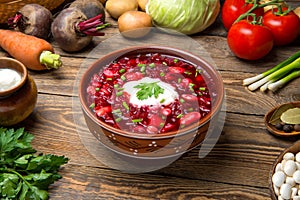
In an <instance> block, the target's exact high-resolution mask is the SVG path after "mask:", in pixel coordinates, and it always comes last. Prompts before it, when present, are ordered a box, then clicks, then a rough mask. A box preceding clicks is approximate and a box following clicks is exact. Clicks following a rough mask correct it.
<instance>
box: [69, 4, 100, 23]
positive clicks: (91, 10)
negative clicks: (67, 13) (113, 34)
mask: <svg viewBox="0 0 300 200" xmlns="http://www.w3.org/2000/svg"><path fill="white" fill-rule="evenodd" d="M69 7H70V8H72V7H76V8H78V9H79V10H81V11H82V12H83V13H84V14H85V15H86V17H87V18H89V19H90V18H93V17H95V16H97V15H100V14H102V17H101V21H103V22H104V21H105V10H104V6H103V5H102V3H101V2H99V1H98V0H76V1H74V2H73V3H71V4H70V6H69Z"/></svg>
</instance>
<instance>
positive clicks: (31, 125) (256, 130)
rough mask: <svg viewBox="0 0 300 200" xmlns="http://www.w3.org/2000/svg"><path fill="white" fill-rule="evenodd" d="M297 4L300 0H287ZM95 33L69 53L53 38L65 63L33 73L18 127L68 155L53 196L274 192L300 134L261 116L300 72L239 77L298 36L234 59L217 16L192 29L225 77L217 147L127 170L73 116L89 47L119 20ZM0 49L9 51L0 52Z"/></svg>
mask: <svg viewBox="0 0 300 200" xmlns="http://www.w3.org/2000/svg"><path fill="white" fill-rule="evenodd" d="M290 2H291V3H292V4H293V5H300V1H299V0H292V1H290ZM107 21H108V22H110V23H111V24H112V26H111V27H110V28H107V29H106V30H104V32H105V33H106V35H105V36H104V37H95V38H94V40H93V44H92V45H90V46H89V47H88V48H86V49H85V50H83V51H81V52H78V53H66V52H64V51H62V50H60V49H59V47H58V46H57V44H56V43H55V42H53V43H52V44H53V46H54V47H55V50H56V52H57V53H59V54H60V55H61V56H62V61H63V63H64V67H62V68H61V69H58V70H54V71H46V72H34V71H30V72H29V73H30V75H31V76H32V77H33V78H34V80H35V82H36V84H37V86H38V91H39V93H38V103H37V106H36V108H35V110H34V112H33V113H32V115H30V117H29V118H28V119H26V120H25V121H24V122H22V123H21V124H20V125H18V126H20V127H25V129H26V130H27V131H29V132H31V133H33V134H34V135H35V140H34V142H33V146H34V147H35V148H36V149H38V150H39V151H40V152H43V153H52V154H56V155H65V156H67V157H68V158H70V161H69V163H68V164H66V165H64V166H63V168H62V169H61V171H60V172H61V174H62V176H63V178H62V179H60V180H59V181H57V182H56V183H54V184H53V185H52V186H51V187H50V190H49V192H50V199H137V200H138V199H270V194H269V185H268V184H269V171H270V169H271V167H272V164H273V162H274V160H275V159H276V157H277V156H278V155H279V154H280V152H281V151H282V150H283V149H284V148H286V147H288V146H289V145H291V144H292V143H293V142H295V141H296V140H298V139H299V138H289V139H287V138H280V137H275V136H273V135H272V134H270V133H268V132H267V130H266V128H265V126H264V122H263V118H264V115H265V114H266V113H267V111H268V110H270V109H271V108H272V107H273V106H276V105H278V104H281V103H286V102H290V101H300V79H297V80H294V81H292V82H290V83H289V84H288V85H287V86H286V87H285V88H284V89H282V90H280V91H279V92H277V93H275V94H273V93H271V92H267V93H262V92H260V91H257V92H250V91H248V90H247V89H246V88H245V87H244V86H242V84H241V81H242V80H243V79H244V78H247V77H250V76H253V75H255V74H258V73H261V72H263V71H265V70H266V69H269V68H270V67H272V66H275V65H276V64H277V63H278V62H280V61H282V60H284V59H286V58H287V57H289V56H290V55H292V54H293V53H295V52H296V51H299V46H300V38H298V40H297V41H295V42H294V43H293V44H291V45H289V46H285V47H276V48H274V49H273V50H272V52H271V53H270V54H269V55H268V56H267V57H265V58H264V59H261V60H259V61H255V62H247V61H243V60H240V59H238V58H236V57H235V56H234V55H233V54H232V53H231V52H230V50H229V48H228V46H227V42H226V31H225V30H224V28H223V27H222V25H221V23H220V21H219V19H218V20H217V21H216V22H215V24H213V25H212V26H211V27H210V28H208V29H207V30H206V31H204V32H202V33H199V34H196V35H193V36H191V37H192V38H193V39H194V40H196V41H197V42H198V43H199V44H201V45H202V46H203V47H204V48H205V49H207V51H208V52H209V53H210V54H211V57H212V58H213V59H214V61H215V63H216V65H217V67H218V69H219V70H220V73H221V75H222V77H223V81H224V84H225V91H226V106H227V108H226V121H225V126H224V129H223V133H222V135H221V136H220V138H219V140H218V142H217V144H216V145H215V147H214V148H213V150H212V151H211V152H210V153H209V154H208V155H207V156H206V157H205V158H202V159H199V158H198V152H199V149H194V150H192V151H190V152H188V153H186V154H184V155H183V156H182V157H181V158H180V159H178V160H177V161H175V162H174V163H172V164H171V165H169V166H167V167H165V168H163V169H160V170H157V171H155V172H149V173H143V174H129V173H124V172H120V171H118V170H114V169H111V168H109V167H107V166H106V165H104V164H103V163H101V162H100V161H99V160H97V159H95V158H94V157H93V156H92V155H91V154H90V152H89V151H88V150H87V149H86V148H85V146H84V145H83V144H82V142H81V140H80V138H79V135H78V132H77V129H76V124H75V123H74V117H73V114H74V113H73V112H74V111H73V109H72V99H73V98H74V97H75V98H76V93H74V91H73V86H74V83H75V79H76V76H77V73H78V70H79V67H80V65H81V63H82V62H83V61H84V59H85V58H86V56H87V55H88V53H89V52H90V51H91V50H92V49H93V47H95V46H96V45H98V44H100V45H101V42H102V41H104V40H106V39H108V38H110V37H112V36H114V35H116V34H118V29H117V23H116V21H115V20H113V19H111V18H110V17H109V16H107ZM0 56H7V54H6V53H5V52H4V51H0Z"/></svg>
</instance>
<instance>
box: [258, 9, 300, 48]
mask: <svg viewBox="0 0 300 200" xmlns="http://www.w3.org/2000/svg"><path fill="white" fill-rule="evenodd" d="M286 9H287V8H284V9H283V10H286ZM276 12H277V8H276V9H274V10H269V11H267V12H266V13H265V14H264V16H263V22H262V23H263V24H264V25H265V26H267V27H269V28H270V29H271V31H272V33H273V36H274V45H276V46H280V45H286V44H289V43H291V42H293V41H294V40H295V39H296V38H297V37H298V34H299V32H300V19H299V17H298V16H297V15H296V14H295V13H294V12H293V11H290V12H288V13H287V14H285V15H276Z"/></svg>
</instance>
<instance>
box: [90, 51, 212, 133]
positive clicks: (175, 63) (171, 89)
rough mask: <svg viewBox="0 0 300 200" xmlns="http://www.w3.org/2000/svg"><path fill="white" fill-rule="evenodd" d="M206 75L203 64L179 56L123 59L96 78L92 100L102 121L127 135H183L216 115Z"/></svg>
mask: <svg viewBox="0 0 300 200" xmlns="http://www.w3.org/2000/svg"><path fill="white" fill-rule="evenodd" d="M204 76H205V75H204V73H203V71H202V68H201V66H195V65H194V64H193V63H190V62H188V61H186V60H184V59H182V58H179V57H174V56H170V55H164V54H159V53H143V54H136V55H128V56H123V57H120V58H118V59H117V60H115V61H114V62H111V63H109V64H108V65H107V66H103V68H101V70H100V71H99V72H98V73H95V74H94V75H93V76H92V77H91V80H90V83H89V84H88V87H87V88H86V89H87V95H88V97H87V101H88V104H89V105H90V109H91V110H92V112H93V113H94V114H95V115H96V117H97V118H98V119H99V120H101V121H103V122H105V123H106V124H108V125H110V126H113V127H115V128H118V129H121V130H124V131H128V132H132V133H143V134H145V133H146V134H159V133H166V132H170V131H177V130H179V129H180V128H183V127H187V126H189V125H192V124H194V123H197V122H199V120H200V119H201V118H203V117H204V116H206V115H207V114H208V113H209V112H211V103H212V102H211V96H210V92H209V90H208V87H207V83H206V81H205V78H204Z"/></svg>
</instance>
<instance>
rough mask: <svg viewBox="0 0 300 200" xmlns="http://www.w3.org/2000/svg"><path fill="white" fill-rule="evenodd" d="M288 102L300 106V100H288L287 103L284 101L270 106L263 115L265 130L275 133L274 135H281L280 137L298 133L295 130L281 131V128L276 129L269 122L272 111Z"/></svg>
mask: <svg viewBox="0 0 300 200" xmlns="http://www.w3.org/2000/svg"><path fill="white" fill-rule="evenodd" d="M288 104H291V105H293V106H295V107H299V108H300V101H295V102H289V103H285V104H281V105H278V106H276V107H274V108H272V109H271V110H270V111H269V112H268V113H267V114H266V115H265V118H264V121H265V126H266V127H267V130H268V131H269V132H270V133H272V134H274V135H276V136H281V137H292V136H296V135H299V134H300V132H297V131H292V132H290V133H286V132H284V131H281V130H278V129H276V127H275V126H274V125H273V124H271V123H269V121H270V119H271V117H272V115H273V113H274V112H275V111H276V110H277V109H278V108H280V107H282V106H284V105H288Z"/></svg>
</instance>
